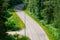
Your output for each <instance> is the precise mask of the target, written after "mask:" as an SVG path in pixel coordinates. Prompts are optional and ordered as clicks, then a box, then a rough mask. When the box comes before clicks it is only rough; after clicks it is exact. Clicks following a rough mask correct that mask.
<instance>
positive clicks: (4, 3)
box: [0, 0, 9, 40]
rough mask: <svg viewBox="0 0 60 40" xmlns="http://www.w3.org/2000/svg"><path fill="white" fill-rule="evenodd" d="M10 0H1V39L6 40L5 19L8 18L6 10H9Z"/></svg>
mask: <svg viewBox="0 0 60 40" xmlns="http://www.w3.org/2000/svg"><path fill="white" fill-rule="evenodd" d="M8 1H9V0H0V40H6V39H5V36H6V31H7V29H6V26H5V21H6V20H7V19H6V18H5V12H6V10H7V6H8Z"/></svg>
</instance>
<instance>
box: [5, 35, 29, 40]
mask: <svg viewBox="0 0 60 40" xmlns="http://www.w3.org/2000/svg"><path fill="white" fill-rule="evenodd" d="M6 40H30V39H29V38H28V37H27V36H23V35H19V34H14V35H7V36H6Z"/></svg>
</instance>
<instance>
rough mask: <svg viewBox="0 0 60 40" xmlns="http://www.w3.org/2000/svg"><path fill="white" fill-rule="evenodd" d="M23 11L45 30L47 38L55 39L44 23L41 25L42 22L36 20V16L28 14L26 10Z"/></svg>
mask: <svg viewBox="0 0 60 40" xmlns="http://www.w3.org/2000/svg"><path fill="white" fill-rule="evenodd" d="M24 12H25V13H26V14H27V15H29V16H30V17H31V18H33V19H34V20H35V21H36V22H37V23H38V24H39V25H40V26H41V27H42V28H43V29H44V31H45V32H46V34H47V36H48V37H49V40H56V39H55V37H54V36H53V35H52V34H51V33H50V31H49V30H48V29H47V28H46V27H45V26H44V25H42V23H41V22H40V21H39V20H37V18H35V17H34V16H32V15H31V14H30V12H29V11H27V10H24Z"/></svg>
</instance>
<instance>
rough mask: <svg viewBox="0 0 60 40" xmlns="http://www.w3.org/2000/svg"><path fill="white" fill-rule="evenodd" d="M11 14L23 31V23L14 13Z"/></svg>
mask: <svg viewBox="0 0 60 40" xmlns="http://www.w3.org/2000/svg"><path fill="white" fill-rule="evenodd" d="M11 13H12V14H13V17H14V19H16V22H17V23H18V25H19V26H20V28H21V29H23V28H24V27H25V24H24V23H23V21H22V20H21V19H20V18H19V17H18V15H17V14H16V12H15V11H13V12H11Z"/></svg>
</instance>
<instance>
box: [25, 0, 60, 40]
mask: <svg viewBox="0 0 60 40" xmlns="http://www.w3.org/2000/svg"><path fill="white" fill-rule="evenodd" d="M25 6H26V9H27V10H28V11H29V14H30V15H33V16H34V17H35V18H37V19H38V20H40V22H41V23H42V24H43V25H44V26H46V25H48V26H46V28H47V30H48V31H49V32H50V34H51V35H53V36H54V37H56V40H60V38H59V37H60V34H59V33H60V32H59V31H60V18H59V17H60V0H28V1H27V0H25ZM50 24H52V25H50ZM58 29H59V30H58ZM57 31H58V32H57Z"/></svg>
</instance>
